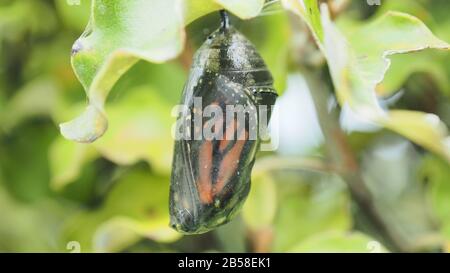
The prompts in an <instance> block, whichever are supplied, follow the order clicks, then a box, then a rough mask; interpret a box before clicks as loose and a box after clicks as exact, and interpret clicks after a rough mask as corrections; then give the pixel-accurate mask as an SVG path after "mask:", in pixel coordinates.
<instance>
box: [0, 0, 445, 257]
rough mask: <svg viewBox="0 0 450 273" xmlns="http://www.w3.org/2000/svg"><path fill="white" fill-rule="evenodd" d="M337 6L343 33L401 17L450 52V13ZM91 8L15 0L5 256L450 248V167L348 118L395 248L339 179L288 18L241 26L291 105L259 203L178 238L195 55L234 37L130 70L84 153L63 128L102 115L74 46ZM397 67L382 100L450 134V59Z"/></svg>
mask: <svg viewBox="0 0 450 273" xmlns="http://www.w3.org/2000/svg"><path fill="white" fill-rule="evenodd" d="M330 2H335V3H340V4H339V5H338V4H336V20H337V22H338V25H340V26H342V27H343V28H347V29H349V30H350V29H352V28H353V27H354V26H357V25H358V24H362V23H363V22H366V21H368V20H371V19H372V18H374V17H377V16H380V15H381V14H384V13H385V12H386V11H387V10H399V11H404V12H408V13H410V14H413V15H415V16H417V17H419V18H420V19H421V20H422V21H423V22H424V23H425V24H426V25H427V26H428V27H429V28H430V29H431V30H432V31H433V33H435V34H436V35H437V36H438V37H439V38H441V39H443V40H444V41H447V42H450V17H448V11H450V2H449V1H445V0H441V1H439V0H437V1H431V0H430V1H426V0H422V1H397V0H391V1H382V5H381V6H379V7H377V6H369V5H367V4H366V3H365V1H330ZM80 3H81V5H69V4H68V3H67V2H66V1H65V0H54V1H51V0H0V121H1V122H0V251H1V252H48V251H49V252H70V251H77V250H81V251H82V252H104V251H106V252H161V251H163V252H185V251H186V252H193V251H208V252H210V251H233V252H246V251H249V252H253V251H263V252H310V251H314V252H316V251H319V252H320V251H338V252H340V251H355V252H371V251H378V250H380V251H388V250H393V251H396V250H398V246H395V245H396V244H399V245H404V246H405V245H406V246H405V247H404V248H403V249H402V250H405V249H407V250H411V251H422V250H429V249H440V250H444V251H447V249H448V248H449V247H447V242H449V240H450V199H449V197H448V196H449V195H450V168H449V164H448V163H447V162H446V161H444V160H443V159H441V158H439V157H437V156H435V155H432V154H430V153H429V152H427V151H425V150H423V149H422V148H421V147H419V146H417V145H414V144H412V143H411V142H409V141H408V140H406V139H404V138H402V137H400V136H398V135H395V134H394V133H392V132H388V131H386V130H382V129H379V128H367V124H361V122H360V121H358V119H357V117H355V116H352V115H351V113H350V114H349V113H345V111H341V114H340V121H341V127H342V128H343V129H344V131H345V132H346V136H347V139H348V142H349V144H350V146H351V148H352V149H353V151H355V154H356V158H357V159H358V162H359V164H360V167H361V172H362V174H363V177H364V178H365V179H366V181H368V182H367V183H368V184H369V188H371V190H372V191H373V192H374V195H375V196H377V198H376V201H377V202H379V203H380V208H381V210H385V215H386V218H385V221H386V222H387V223H388V225H389V226H390V228H391V229H392V230H393V232H391V234H392V233H393V234H396V239H397V240H394V241H397V243H394V244H393V243H392V238H391V239H389V238H385V236H384V235H383V232H380V231H379V230H376V229H374V228H373V227H371V224H370V223H368V221H367V219H366V217H365V216H364V215H363V214H362V213H361V211H360V210H359V209H358V207H357V206H356V205H355V204H354V202H353V201H352V200H351V198H350V194H349V193H348V190H347V187H346V184H345V183H344V182H343V181H342V179H341V178H340V177H339V176H337V175H335V174H332V173H329V172H328V171H327V168H328V167H327V166H328V165H326V164H325V163H324V162H326V161H327V160H326V158H325V156H326V155H325V151H324V147H323V144H324V140H323V135H322V132H321V129H320V126H319V124H318V119H317V115H316V112H315V108H314V105H313V103H312V99H311V96H310V94H309V90H308V87H307V85H306V84H305V80H304V78H303V76H302V75H301V73H299V72H297V71H295V70H296V69H295V68H294V65H293V63H292V61H291V60H292V57H291V56H292V52H291V51H290V47H291V44H290V41H292V40H295V41H297V42H298V41H299V40H300V42H301V41H302V39H303V40H305V39H306V40H307V38H305V37H304V36H300V37H297V36H295V37H294V35H293V34H292V32H291V30H290V21H291V20H292V18H291V17H290V15H289V14H288V13H286V12H284V11H282V10H281V8H280V7H279V6H277V5H274V6H272V7H270V9H268V10H265V11H264V12H263V13H262V14H261V16H258V17H257V18H254V19H252V20H248V21H241V20H239V19H237V18H235V17H233V18H232V23H233V24H234V25H235V26H236V28H238V29H239V30H240V31H242V32H243V33H245V34H246V35H247V36H248V38H249V39H250V40H251V41H252V42H253V43H254V44H255V46H256V47H257V48H258V50H260V52H261V54H262V55H263V57H264V58H265V59H266V61H267V62H268V64H269V67H270V68H271V70H272V72H273V74H274V76H275V79H276V85H277V86H276V87H277V89H278V90H279V92H280V94H282V95H281V96H280V98H279V101H278V103H279V106H280V108H281V112H280V117H279V120H280V123H279V130H278V132H279V137H280V139H279V143H280V145H279V149H278V150H277V151H275V152H270V153H269V152H262V153H260V154H259V155H258V160H257V164H256V166H255V170H254V172H253V181H252V183H253V184H252V191H251V194H250V197H249V199H248V200H247V202H246V204H245V207H244V209H243V211H242V213H241V214H240V215H239V216H238V217H237V218H236V219H235V220H234V221H232V222H231V223H229V224H227V225H225V226H223V227H221V228H219V229H217V230H215V231H213V232H209V233H207V234H203V235H195V236H181V235H179V234H177V233H176V232H175V231H173V230H171V229H170V228H169V227H168V222H169V215H168V190H169V176H170V170H171V159H172V145H173V140H172V138H171V126H172V124H173V122H174V121H175V118H173V117H172V116H171V114H170V113H171V110H172V107H173V106H174V105H176V104H178V102H179V99H180V95H181V91H182V89H183V85H184V82H185V80H186V78H187V74H188V69H189V66H190V62H191V58H192V54H193V52H195V49H196V48H198V46H199V45H200V44H201V43H202V42H203V40H204V39H205V37H207V36H208V35H209V34H210V33H211V32H212V31H213V30H215V28H217V27H218V23H219V22H218V20H217V14H211V15H208V16H206V17H203V18H201V19H199V20H197V21H195V22H194V23H192V24H191V25H189V26H188V28H187V44H186V48H185V50H184V52H183V54H182V55H181V56H180V57H179V58H177V59H176V60H173V61H170V62H168V63H164V64H151V63H147V62H143V61H141V62H139V63H138V64H137V65H135V66H134V67H133V68H132V69H131V70H130V71H128V72H127V73H126V75H125V76H124V77H123V78H121V79H120V81H119V82H118V84H117V85H116V86H115V87H114V89H113V91H112V93H111V95H110V96H109V98H108V102H107V104H106V110H107V112H108V116H109V120H110V124H109V129H108V131H107V133H106V134H105V135H104V137H102V138H101V139H99V140H98V141H96V142H94V143H93V144H79V143H74V142H71V141H68V140H66V139H64V138H63V137H62V136H61V135H60V133H59V128H58V124H60V123H61V122H64V121H67V120H70V119H71V118H73V117H74V116H76V115H77V114H78V113H80V112H82V109H83V108H84V107H85V103H86V96H85V92H84V90H83V88H82V86H81V84H80V83H79V82H78V80H77V79H76V77H75V75H74V73H73V71H72V68H71V65H70V51H71V47H72V44H73V43H74V41H75V40H76V39H77V38H78V37H79V36H80V34H81V33H82V32H83V30H84V28H85V26H86V24H87V22H88V19H89V7H90V1H86V0H81V2H80ZM305 36H307V35H305ZM305 54H307V53H305ZM308 54H309V53H308ZM308 56H310V57H311V58H313V57H314V55H313V54H310V55H308ZM318 58H319V59H320V57H318ZM392 60H393V66H392V69H391V70H390V71H389V72H388V74H387V77H386V79H385V81H384V82H383V83H382V84H381V85H379V91H380V94H384V92H385V93H386V94H388V93H389V92H390V91H392V92H394V91H396V93H395V94H394V95H392V96H391V95H390V96H387V97H385V98H383V101H384V102H385V103H386V105H387V107H391V106H393V107H395V108H402V109H412V110H420V111H424V112H429V113H434V114H437V115H438V116H439V117H440V118H441V119H442V120H443V122H444V123H445V124H446V125H447V126H449V125H450V107H449V106H450V100H449V94H450V93H449V92H450V83H449V79H450V54H449V53H448V52H439V51H433V50H425V51H422V52H417V53H412V54H408V55H398V56H394V57H393V58H392ZM328 80H329V79H327V78H324V81H328ZM312 91H314V90H312ZM332 104H333V103H332V101H331V103H330V105H332ZM394 239H395V238H394ZM393 245H394V246H393Z"/></svg>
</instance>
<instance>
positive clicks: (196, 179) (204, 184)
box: [170, 22, 277, 234]
mask: <svg viewBox="0 0 450 273" xmlns="http://www.w3.org/2000/svg"><path fill="white" fill-rule="evenodd" d="M276 97H277V94H276V91H275V90H274V89H273V79H272V76H271V74H270V72H269V71H268V69H267V67H266V65H265V63H264V61H263V59H262V58H261V56H260V55H259V54H258V53H257V51H256V49H255V47H254V46H253V45H252V44H251V43H250V41H248V40H247V39H246V38H245V37H244V36H243V35H242V34H241V33H239V32H238V31H237V30H235V29H234V28H233V27H230V26H228V24H227V22H225V24H224V25H223V26H222V27H221V28H219V29H218V30H217V31H215V32H214V33H213V34H211V35H210V36H209V37H208V39H207V41H206V42H205V43H204V44H203V45H202V46H201V48H200V49H199V50H198V51H197V52H196V54H195V57H194V63H193V65H192V68H191V71H190V74H189V79H188V82H187V83H186V86H185V88H184V91H183V97H182V105H185V106H187V107H185V109H184V110H183V111H182V112H181V114H180V115H179V117H178V122H179V121H188V123H189V126H185V128H184V130H186V131H185V132H184V133H185V134H186V135H187V136H190V138H186V139H177V140H176V142H175V150H174V157H173V169H172V177H171V185H170V216H171V220H170V221H171V223H170V224H171V226H172V227H173V228H174V229H176V230H177V231H179V232H181V233H185V234H198V233H204V232H207V231H209V230H211V229H213V228H215V227H217V226H219V225H222V224H225V223H227V222H228V221H230V220H231V219H232V218H233V216H234V215H235V214H236V213H237V212H238V211H239V208H240V207H241V206H242V204H243V203H244V201H245V199H246V198H247V195H248V193H249V190H250V176H251V170H252V168H253V164H254V161H255V154H256V151H257V149H258V146H259V142H260V140H259V137H258V136H257V137H256V138H250V134H249V130H251V129H255V128H250V124H254V123H251V122H246V124H245V126H239V124H238V122H239V121H238V120H237V119H235V117H233V118H232V119H230V120H228V118H225V116H226V115H225V113H226V110H227V109H226V108H227V105H233V106H235V105H243V106H245V107H250V108H258V106H260V105H266V106H267V108H268V110H269V111H268V112H269V113H268V117H267V120H269V118H270V108H271V106H273V104H274V103H275V100H276ZM194 98H201V100H202V107H203V109H205V108H204V107H206V106H208V105H214V106H216V107H220V108H219V109H221V110H222V111H223V113H224V114H223V118H220V119H216V121H215V125H214V129H215V130H223V138H222V139H206V138H205V137H203V136H201V139H196V138H195V137H194V135H195V133H196V132H198V131H199V128H198V126H196V125H195V124H194V121H193V120H194V118H193V117H194V116H195V115H198V114H200V115H201V113H202V112H203V109H198V108H197V106H196V105H195V103H194ZM259 115H260V112H254V114H253V113H252V114H249V113H247V116H246V118H247V119H246V120H247V121H248V120H252V121H253V122H257V123H256V125H257V126H256V127H258V126H260V125H259V124H258V122H259V118H258V117H259ZM200 119H201V120H202V125H201V126H203V125H204V124H205V126H206V124H207V121H208V119H207V118H205V117H202V116H201V117H200ZM253 127H254V126H253ZM222 128H224V129H222ZM230 130H231V133H232V135H233V136H234V137H233V138H228V136H229V135H228V133H229V131H230ZM256 131H258V130H256Z"/></svg>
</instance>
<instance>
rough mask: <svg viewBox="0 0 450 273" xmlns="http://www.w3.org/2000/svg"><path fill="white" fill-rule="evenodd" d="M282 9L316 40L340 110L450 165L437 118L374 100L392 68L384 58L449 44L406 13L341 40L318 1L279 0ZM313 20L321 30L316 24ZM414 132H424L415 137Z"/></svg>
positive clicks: (388, 16) (443, 131)
mask: <svg viewBox="0 0 450 273" xmlns="http://www.w3.org/2000/svg"><path fill="white" fill-rule="evenodd" d="M283 4H284V7H285V8H287V9H289V10H291V11H293V12H294V13H296V14H297V15H299V16H300V17H301V18H302V19H303V20H304V21H305V22H306V23H307V25H308V26H309V28H310V29H311V31H312V32H313V33H314V35H315V36H316V37H317V39H316V40H317V41H318V46H319V48H321V50H322V51H323V53H324V54H325V57H326V59H327V61H328V66H329V69H330V73H331V77H332V80H333V84H334V87H335V89H336V93H337V97H338V100H339V103H340V104H341V105H344V106H349V107H350V108H351V109H352V110H353V112H355V113H356V114H357V115H359V116H360V118H362V119H365V120H366V121H367V122H369V123H376V124H380V125H382V126H385V127H387V128H389V129H391V130H393V131H395V132H397V133H399V134H402V135H404V136H405V137H407V138H410V139H411V140H412V141H414V142H416V143H418V144H420V145H423V146H424V147H425V148H427V149H429V150H430V151H432V152H435V153H437V154H439V155H441V156H442V157H444V158H446V159H447V160H449V161H450V147H449V146H450V145H448V142H449V138H448V134H447V129H446V128H445V127H444V125H443V124H442V123H441V122H440V121H439V118H438V117H437V116H433V117H432V118H430V117H431V116H430V115H431V114H426V113H420V112H409V111H401V112H386V111H384V110H383V109H382V108H381V106H380V105H379V102H378V99H377V96H376V86H377V85H378V84H379V83H380V82H382V80H383V78H384V76H385V74H386V71H387V70H388V69H389V66H390V63H391V62H390V59H389V56H391V55H394V54H403V53H408V52H415V51H420V50H424V49H428V48H435V49H445V50H448V49H449V48H450V45H449V44H447V43H446V42H444V41H442V40H440V39H438V38H437V37H435V36H434V35H433V33H431V31H430V30H429V29H428V28H427V27H426V26H425V25H424V24H423V23H422V22H421V21H420V20H419V19H417V18H416V17H414V16H411V15H408V14H405V13H400V12H388V13H386V14H385V15H384V16H382V17H380V18H378V19H376V20H375V21H373V22H370V23H368V24H365V25H363V26H362V27H359V28H358V29H356V30H355V31H353V32H352V33H351V34H348V33H347V34H346V36H344V35H343V34H342V33H341V31H340V30H339V29H338V27H337V26H336V25H335V24H334V23H333V22H332V21H331V19H330V15H329V11H328V6H327V5H326V4H323V5H321V7H322V11H321V14H320V15H319V13H318V12H317V10H315V8H316V7H317V1H306V0H304V1H294V0H284V1H283ZM318 16H320V17H321V24H319V23H317V18H318ZM321 37H323V39H322V38H321ZM417 128H422V129H424V130H425V131H421V132H420V133H418V132H417V131H416V129H417ZM430 136H431V137H432V138H429V137H430Z"/></svg>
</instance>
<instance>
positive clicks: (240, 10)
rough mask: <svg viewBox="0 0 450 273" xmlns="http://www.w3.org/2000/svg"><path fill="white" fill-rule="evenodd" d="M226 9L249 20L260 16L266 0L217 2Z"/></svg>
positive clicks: (218, 0)
mask: <svg viewBox="0 0 450 273" xmlns="http://www.w3.org/2000/svg"><path fill="white" fill-rule="evenodd" d="M215 1H216V2H217V3H219V4H220V5H222V6H223V7H224V8H225V9H227V10H230V11H231V12H233V13H234V14H236V15H237V16H238V17H241V18H242V19H248V18H252V17H255V16H256V15H258V14H259V13H260V12H261V10H262V8H263V6H264V0H245V1H242V0H215Z"/></svg>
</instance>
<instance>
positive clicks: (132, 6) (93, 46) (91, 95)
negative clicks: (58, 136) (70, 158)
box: [60, 0, 264, 142]
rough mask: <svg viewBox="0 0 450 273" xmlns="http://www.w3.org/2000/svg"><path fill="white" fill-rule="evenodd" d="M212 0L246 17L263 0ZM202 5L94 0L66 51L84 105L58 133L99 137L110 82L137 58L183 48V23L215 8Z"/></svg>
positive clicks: (160, 58) (192, 0)
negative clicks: (85, 21)
mask: <svg viewBox="0 0 450 273" xmlns="http://www.w3.org/2000/svg"><path fill="white" fill-rule="evenodd" d="M218 2H220V4H222V5H223V6H224V7H227V8H228V9H229V10H230V11H232V12H234V13H236V14H237V15H239V16H243V17H245V18H247V17H251V16H255V15H256V14H257V13H259V11H260V10H261V9H262V5H263V2H264V1H263V0H252V1H245V2H244V1H239V2H238V1H232V0H220V1H218ZM205 5H206V7H207V8H205V7H202V8H201V10H200V11H199V10H189V9H188V10H186V9H185V8H186V7H187V8H192V7H199V6H200V5H199V0H189V1H187V3H186V2H185V1H182V0H136V1H132V2H130V1H125V0H117V1H113V2H111V1H106V0H94V1H93V2H92V10H91V18H90V22H89V25H88V27H87V28H86V30H85V33H84V34H83V35H82V36H81V37H80V38H79V39H78V40H77V41H76V42H75V44H74V46H73V50H72V66H73V68H74V71H75V73H76V75H77V77H78V79H79V80H80V82H81V83H82V84H83V86H84V88H85V89H86V93H87V96H88V101H89V105H88V106H87V107H86V110H85V112H84V113H83V114H81V115H80V116H79V117H78V118H76V119H74V120H72V121H69V122H66V123H63V124H61V125H60V127H61V133H62V135H63V136H64V137H66V138H68V139H71V140H74V141H78V142H93V141H95V140H96V139H97V138H99V137H100V136H102V135H103V134H104V133H105V131H106V129H107V127H108V121H107V117H106V112H105V109H104V104H105V101H106V97H107V96H108V93H109V92H110V90H111V88H112V87H113V86H114V84H115V83H116V82H117V81H118V79H119V78H120V77H121V76H122V75H123V74H124V73H125V72H126V71H127V70H128V69H129V68H130V67H131V66H133V65H134V64H135V63H136V62H137V61H138V60H139V59H143V60H146V61H149V62H155V63H161V62H165V61H167V60H169V59H173V58H175V57H176V56H177V55H178V54H179V53H180V52H181V51H182V49H183V44H184V36H185V34H184V29H183V28H184V25H185V24H186V23H189V22H191V21H193V20H195V19H196V18H197V17H199V16H202V15H204V14H206V13H209V12H212V11H214V10H216V9H217V8H218V6H217V5H214V4H212V3H209V1H206V4H205Z"/></svg>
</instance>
